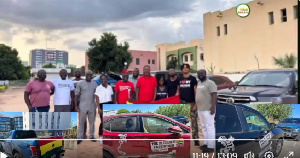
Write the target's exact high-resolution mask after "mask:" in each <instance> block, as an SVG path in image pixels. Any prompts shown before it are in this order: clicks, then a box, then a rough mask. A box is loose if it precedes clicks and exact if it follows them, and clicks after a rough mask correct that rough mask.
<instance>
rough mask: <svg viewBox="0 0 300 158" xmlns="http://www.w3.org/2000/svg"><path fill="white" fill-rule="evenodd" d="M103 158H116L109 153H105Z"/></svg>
mask: <svg viewBox="0 0 300 158" xmlns="http://www.w3.org/2000/svg"><path fill="white" fill-rule="evenodd" d="M103 158H115V157H114V156H113V155H112V154H111V153H109V152H108V151H103Z"/></svg>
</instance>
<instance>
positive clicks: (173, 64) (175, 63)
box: [167, 58, 178, 70]
mask: <svg viewBox="0 0 300 158" xmlns="http://www.w3.org/2000/svg"><path fill="white" fill-rule="evenodd" d="M170 68H174V69H175V70H177V69H178V60H177V59H176V58H175V59H171V60H170V61H168V63H167V70H169V69H170Z"/></svg>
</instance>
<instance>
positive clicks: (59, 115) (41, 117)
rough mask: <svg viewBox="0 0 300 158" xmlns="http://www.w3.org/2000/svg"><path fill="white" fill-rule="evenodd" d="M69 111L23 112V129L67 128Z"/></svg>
mask: <svg viewBox="0 0 300 158" xmlns="http://www.w3.org/2000/svg"><path fill="white" fill-rule="evenodd" d="M70 124H71V112H23V129H24V130H35V131H42V130H57V131H61V130H68V129H69V128H70Z"/></svg>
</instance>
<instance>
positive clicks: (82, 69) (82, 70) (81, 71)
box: [80, 66, 85, 76]
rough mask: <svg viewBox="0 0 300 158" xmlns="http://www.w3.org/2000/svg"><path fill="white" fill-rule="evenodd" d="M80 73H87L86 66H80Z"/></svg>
mask: <svg viewBox="0 0 300 158" xmlns="http://www.w3.org/2000/svg"><path fill="white" fill-rule="evenodd" d="M80 73H81V76H84V75H85V66H81V67H80Z"/></svg>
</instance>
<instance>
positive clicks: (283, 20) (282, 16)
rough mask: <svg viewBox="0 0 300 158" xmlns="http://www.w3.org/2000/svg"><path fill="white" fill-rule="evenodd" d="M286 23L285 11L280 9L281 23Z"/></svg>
mask: <svg viewBox="0 0 300 158" xmlns="http://www.w3.org/2000/svg"><path fill="white" fill-rule="evenodd" d="M286 21H287V15H286V9H285V8H284V9H281V22H286Z"/></svg>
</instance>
